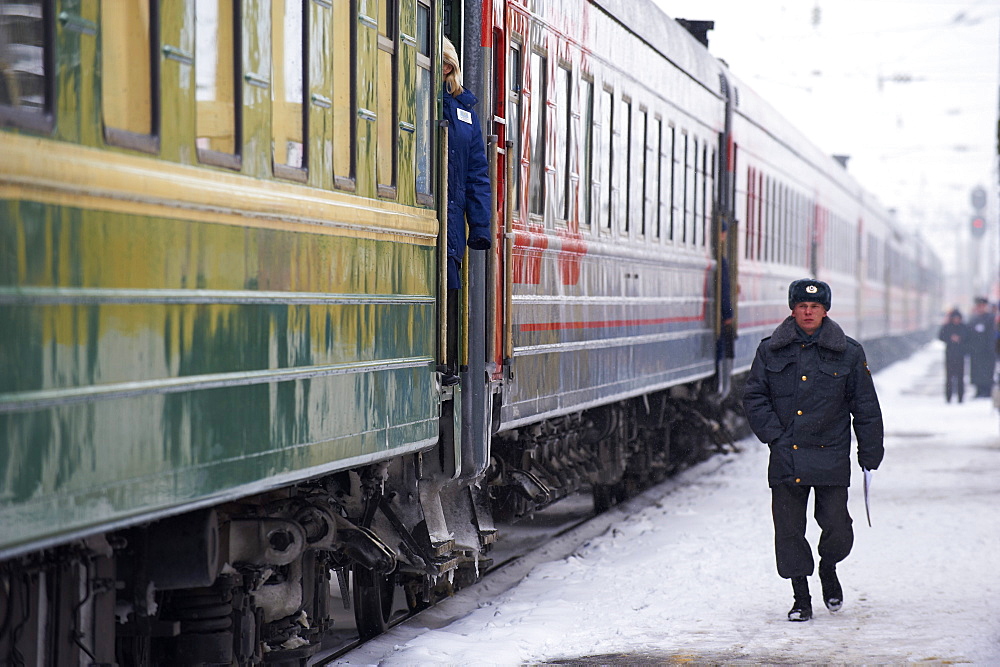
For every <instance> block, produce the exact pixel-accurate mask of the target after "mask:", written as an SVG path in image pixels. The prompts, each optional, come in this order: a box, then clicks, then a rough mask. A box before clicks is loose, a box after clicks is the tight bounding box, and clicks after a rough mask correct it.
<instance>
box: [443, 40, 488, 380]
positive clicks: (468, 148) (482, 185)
mask: <svg viewBox="0 0 1000 667" xmlns="http://www.w3.org/2000/svg"><path fill="white" fill-rule="evenodd" d="M442 55H443V59H444V88H445V91H444V98H443V103H442V108H443V112H444V117H445V119H446V120H447V121H448V350H449V352H448V357H449V359H450V360H451V362H450V364H449V366H448V367H447V368H445V369H444V376H443V378H442V383H443V384H445V385H454V384H458V382H459V378H458V367H457V362H456V361H455V360H456V359H458V332H459V329H460V326H459V321H458V312H459V308H458V294H459V290H460V289H461V288H462V259H463V258H464V257H465V248H466V245H468V247H469V248H472V249H473V250H489V248H490V245H491V239H490V218H491V214H490V207H491V205H492V202H491V195H490V175H489V165H488V163H487V161H486V149H485V147H484V146H483V131H482V127H481V126H480V124H479V116H478V115H476V110H475V106H476V103H477V102H478V100H477V99H476V96H475V95H473V94H472V93H471V92H469V91H468V90H465V88H464V87H463V80H462V67H461V65H460V64H459V62H458V53H457V52H456V51H455V45H454V44H452V43H451V41H450V40H449V39H448V38H447V37H446V38H445V39H444V49H443V53H442ZM466 224H468V228H469V232H468V236H466V231H465V228H466Z"/></svg>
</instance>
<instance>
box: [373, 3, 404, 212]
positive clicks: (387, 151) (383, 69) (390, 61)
mask: <svg viewBox="0 0 1000 667" xmlns="http://www.w3.org/2000/svg"><path fill="white" fill-rule="evenodd" d="M398 20H399V5H398V2H397V0H379V3H378V63H377V66H376V67H377V70H378V84H377V95H378V108H377V111H376V113H377V116H378V118H377V120H376V123H377V127H378V130H377V135H378V139H377V150H376V160H375V164H376V178H377V180H378V187H379V194H380V195H382V196H383V197H394V196H395V195H396V148H397V141H396V137H397V134H398V133H397V132H396V123H397V118H396V113H397V103H396V102H397V100H396V79H397V76H398V71H397V68H398V62H397V58H396V54H397V53H398V52H399V45H398V39H397V38H398V36H399V30H398Z"/></svg>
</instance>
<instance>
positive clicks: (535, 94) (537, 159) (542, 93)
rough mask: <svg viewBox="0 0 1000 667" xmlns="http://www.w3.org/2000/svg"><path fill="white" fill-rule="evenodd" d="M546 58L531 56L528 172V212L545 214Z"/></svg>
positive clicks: (539, 55) (533, 54) (534, 54)
mask: <svg viewBox="0 0 1000 667" xmlns="http://www.w3.org/2000/svg"><path fill="white" fill-rule="evenodd" d="M547 74H548V69H547V65H546V58H545V56H542V55H541V54H538V53H532V54H531V98H530V104H531V164H530V166H529V168H528V169H529V171H528V187H529V190H528V211H529V213H532V214H534V215H544V213H545V117H546V115H547V114H546V105H545V100H546V98H547V92H548V91H547V90H546V87H547V84H548V82H547V81H546V75H547Z"/></svg>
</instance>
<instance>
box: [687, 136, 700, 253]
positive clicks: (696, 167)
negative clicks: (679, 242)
mask: <svg viewBox="0 0 1000 667" xmlns="http://www.w3.org/2000/svg"><path fill="white" fill-rule="evenodd" d="M700 170H701V163H700V162H699V161H698V138H697V137H692V138H691V181H690V186H691V194H690V200H689V201H690V204H691V215H690V220H691V234H690V236H688V241H689V242H690V243H691V245H698V242H699V239H698V227H699V224H698V223H699V222H700V219H701V209H700V207H699V206H698V204H699V202H698V195H699V194H700V193H699V188H698V183H699V181H700V177H701V174H700V173H699V172H700Z"/></svg>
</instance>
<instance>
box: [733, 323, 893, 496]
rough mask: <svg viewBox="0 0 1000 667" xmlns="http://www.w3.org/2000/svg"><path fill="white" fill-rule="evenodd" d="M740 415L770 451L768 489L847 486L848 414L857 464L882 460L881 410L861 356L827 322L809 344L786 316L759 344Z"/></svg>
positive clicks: (856, 345) (860, 351)
mask: <svg viewBox="0 0 1000 667" xmlns="http://www.w3.org/2000/svg"><path fill="white" fill-rule="evenodd" d="M743 410H744V411H745V412H746V416H747V420H748V421H749V423H750V428H751V429H753V432H754V434H756V436H757V437H758V438H760V440H761V441H762V442H766V443H767V444H768V445H769V446H770V449H771V457H770V462H769V463H768V469H767V479H768V484H769V485H770V486H775V485H777V484H782V483H790V484H798V485H802V486H850V483H851V416H852V415H853V417H854V432H855V434H856V435H857V438H858V463H860V464H861V467H862V468H865V469H868V470H875V469H876V468H878V466H879V464H880V463H881V462H882V456H883V454H884V450H883V447H882V436H883V430H882V411H881V408H880V407H879V403H878V396H876V395H875V385H874V383H873V382H872V378H871V372H870V371H869V370H868V364H867V362H866V361H865V353H864V350H863V349H862V348H861V344H860V343H858V342H857V341H856V340H854V339H853V338H849V337H847V336H846V335H844V330H843V329H841V328H840V325H838V324H837V323H836V322H834V321H833V320H831V319H830V318H829V317H827V318H826V319H824V321H823V326H822V327H820V329H819V330H818V331H817V332H816V333H815V335H813V336H812V337H811V338H810V337H808V336H806V335H805V333H803V332H802V331H801V329H799V328H798V327H797V326H796V325H795V319H794V318H792V317H788V318H787V319H786V320H785V321H784V322H782V323H781V324H780V325H778V328H777V329H775V330H774V333H773V334H772V335H771V336H770V337H768V338H765V339H764V340H762V341H761V342H760V345H759V346H758V347H757V356H756V357H755V358H754V361H753V365H752V367H751V368H750V377H749V378H748V379H747V384H746V388H745V389H744V392H743Z"/></svg>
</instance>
